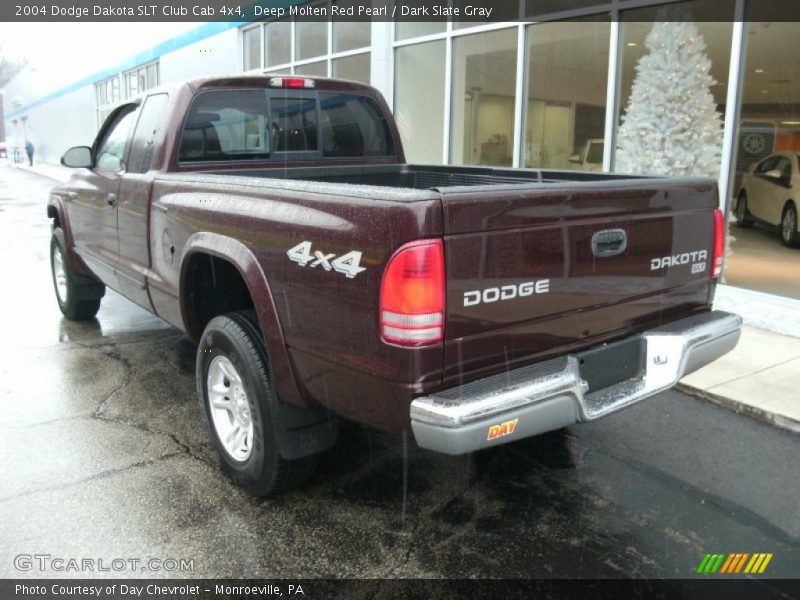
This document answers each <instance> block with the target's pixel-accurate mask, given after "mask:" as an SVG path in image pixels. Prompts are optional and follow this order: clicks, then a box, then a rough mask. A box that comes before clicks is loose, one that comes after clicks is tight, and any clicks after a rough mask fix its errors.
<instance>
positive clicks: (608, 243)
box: [592, 229, 628, 258]
mask: <svg viewBox="0 0 800 600" xmlns="http://www.w3.org/2000/svg"><path fill="white" fill-rule="evenodd" d="M627 247H628V234H627V233H625V230H624V229H604V230H603V231H598V232H596V233H595V234H594V235H593V236H592V253H593V254H594V255H595V256H597V257H599V258H605V257H608V256H615V255H617V254H621V253H623V252H625V248H627Z"/></svg>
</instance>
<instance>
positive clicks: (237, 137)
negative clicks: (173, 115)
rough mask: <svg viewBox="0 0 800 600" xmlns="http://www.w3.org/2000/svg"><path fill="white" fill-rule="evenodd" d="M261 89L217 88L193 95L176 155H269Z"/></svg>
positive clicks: (211, 157)
mask: <svg viewBox="0 0 800 600" xmlns="http://www.w3.org/2000/svg"><path fill="white" fill-rule="evenodd" d="M269 152H270V146H269V136H267V95H266V93H265V92H264V90H220V91H212V92H203V93H201V94H200V95H198V96H197V98H195V100H194V102H193V103H192V108H191V109H190V110H189V115H188V116H187V118H186V124H185V125H184V126H183V132H182V134H181V144H180V149H179V151H178V159H179V160H182V161H196V160H201V161H202V160H209V161H212V160H213V161H224V160H243V159H255V158H269Z"/></svg>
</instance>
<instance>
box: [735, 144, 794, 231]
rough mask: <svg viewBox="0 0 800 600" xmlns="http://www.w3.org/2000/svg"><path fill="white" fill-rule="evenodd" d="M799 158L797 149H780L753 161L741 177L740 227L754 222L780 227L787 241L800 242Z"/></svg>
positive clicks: (737, 205) (738, 209) (738, 205)
mask: <svg viewBox="0 0 800 600" xmlns="http://www.w3.org/2000/svg"><path fill="white" fill-rule="evenodd" d="M799 158H800V154H798V153H796V152H781V153H777V154H771V155H770V156H767V157H766V158H764V159H762V160H761V161H760V162H757V163H753V164H752V165H750V167H749V168H748V169H747V172H746V173H745V174H744V177H742V189H741V191H740V192H739V196H738V198H737V200H736V221H737V224H738V225H739V226H740V227H752V226H753V223H754V222H758V223H762V224H764V225H768V226H770V227H779V228H780V232H781V239H782V240H783V243H784V244H786V245H787V246H797V245H798V241H799V240H800V235H799V234H798V224H797V207H798V206H800V188H798V185H799V184H800V179H799V178H798V159H799Z"/></svg>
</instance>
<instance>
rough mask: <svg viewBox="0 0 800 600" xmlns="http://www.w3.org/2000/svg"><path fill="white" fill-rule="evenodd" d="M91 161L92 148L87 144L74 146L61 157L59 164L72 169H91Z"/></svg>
mask: <svg viewBox="0 0 800 600" xmlns="http://www.w3.org/2000/svg"><path fill="white" fill-rule="evenodd" d="M92 162H93V161H92V149H91V148H89V146H75V147H74V148H70V149H69V150H67V151H66V152H64V156H62V157H61V164H62V165H64V166H65V167H72V168H73V169H91V168H92Z"/></svg>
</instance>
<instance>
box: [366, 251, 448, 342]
mask: <svg viewBox="0 0 800 600" xmlns="http://www.w3.org/2000/svg"><path fill="white" fill-rule="evenodd" d="M380 322H381V337H382V338H383V339H384V341H386V342H390V343H392V344H397V345H399V346H410V347H415V346H429V345H431V344H436V343H438V342H441V341H442V339H443V338H444V248H443V246H442V240H439V239H436V240H420V241H416V242H409V243H408V244H405V245H403V246H401V247H400V249H399V250H397V252H395V253H394V255H393V256H392V258H390V259H389V263H388V264H387V265H386V270H385V271H384V272H383V281H382V282H381V305H380Z"/></svg>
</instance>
